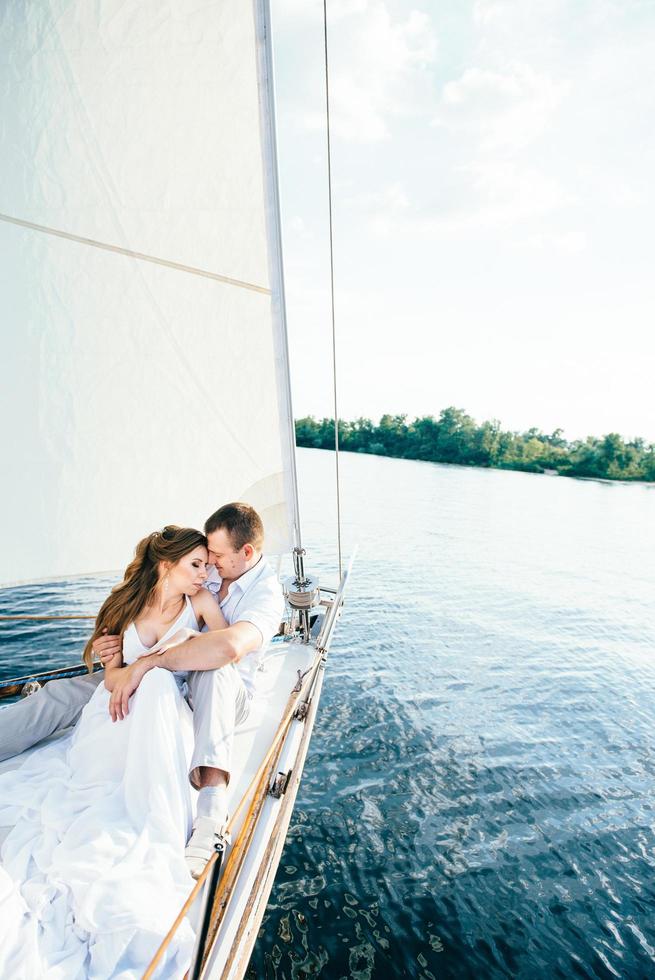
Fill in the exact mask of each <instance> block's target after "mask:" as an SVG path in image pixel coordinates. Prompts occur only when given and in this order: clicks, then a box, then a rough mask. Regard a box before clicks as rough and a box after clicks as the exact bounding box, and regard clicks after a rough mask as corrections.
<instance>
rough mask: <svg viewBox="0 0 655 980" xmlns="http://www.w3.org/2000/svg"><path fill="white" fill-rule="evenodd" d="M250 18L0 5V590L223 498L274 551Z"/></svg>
mask: <svg viewBox="0 0 655 980" xmlns="http://www.w3.org/2000/svg"><path fill="white" fill-rule="evenodd" d="M260 2H261V0H257V4H256V5H255V6H254V7H253V5H252V4H251V3H250V2H247V0H214V2H211V0H206V2H204V3H202V4H198V3H197V2H196V0H176V3H175V4H162V3H161V2H160V0H103V2H102V3H101V4H95V3H88V2H86V0H50V2H49V3H48V4H45V5H44V4H32V3H28V2H27V0H18V2H16V3H11V4H6V5H2V7H1V8H0V50H2V52H3V59H2V68H1V69H0V73H1V74H2V76H3V84H2V85H1V86H0V146H1V150H0V215H1V216H0V269H1V273H0V275H1V280H0V282H1V291H2V359H1V360H2V393H3V423H4V426H3V428H4V439H3V443H4V445H3V469H4V471H5V472H4V476H3V480H2V491H1V492H2V500H1V506H0V513H1V514H2V518H1V519H2V533H1V540H2V545H3V547H2V550H1V552H0V583H10V582H17V581H25V580H38V579H47V578H50V577H57V576H66V575H71V574H79V573H86V572H93V571H98V570H107V569H114V568H121V567H123V566H124V565H125V564H126V562H127V561H128V560H129V558H130V555H131V551H132V548H133V546H134V544H135V542H136V541H137V539H138V538H139V537H140V536H142V535H143V534H145V533H147V532H149V531H150V530H152V529H154V528H157V527H159V526H161V525H163V524H165V523H178V524H190V525H195V526H199V525H201V524H202V522H203V520H204V518H205V517H206V516H207V515H208V514H209V513H210V512H211V511H212V510H214V509H215V508H217V507H218V506H219V505H220V504H222V503H224V502H226V501H229V500H234V499H241V500H249V501H250V502H251V503H253V504H254V505H255V506H256V507H257V508H258V509H259V510H260V512H261V513H262V514H263V516H264V520H265V525H266V531H267V546H268V550H269V551H273V552H279V551H282V550H286V549H287V548H289V547H290V546H292V545H293V543H294V541H297V540H298V511H297V494H296V487H295V468H294V456H293V453H294V440H293V423H292V419H291V404H290V397H289V388H288V361H287V353H286V334H285V324H284V297H283V293H282V285H281V283H282V276H281V258H280V248H279V224H278V221H279V217H278V206H277V182H276V173H275V163H274V159H275V158H274V125H273V118H272V109H271V106H272V100H271V92H270V49H267V46H266V44H264V40H263V38H262V36H261V34H262V27H261V25H262V24H263V23H264V18H263V17H262V10H261V9H260V6H259V3H260Z"/></svg>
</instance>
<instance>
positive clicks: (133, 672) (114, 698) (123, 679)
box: [109, 657, 148, 721]
mask: <svg viewBox="0 0 655 980" xmlns="http://www.w3.org/2000/svg"><path fill="white" fill-rule="evenodd" d="M145 659H146V658H145V657H142V658H141V660H145ZM147 672H148V664H145V663H139V661H138V660H135V661H134V663H133V664H130V665H129V667H121V668H120V669H119V670H117V671H116V679H115V680H114V686H113V689H112V692H111V697H110V698H109V714H110V715H111V720H112V721H122V719H123V718H125V717H127V715H128V714H129V713H130V712H129V701H130V698H131V697H132V695H133V694H134V692H135V691H136V689H137V687H138V686H139V684H140V683H141V681H142V680H143V678H144V677H145V675H146V674H147Z"/></svg>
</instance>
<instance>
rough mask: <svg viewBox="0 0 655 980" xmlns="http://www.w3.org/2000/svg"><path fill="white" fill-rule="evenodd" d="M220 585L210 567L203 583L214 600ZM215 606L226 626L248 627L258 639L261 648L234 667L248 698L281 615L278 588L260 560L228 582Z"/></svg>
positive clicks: (253, 688) (275, 577) (214, 571)
mask: <svg viewBox="0 0 655 980" xmlns="http://www.w3.org/2000/svg"><path fill="white" fill-rule="evenodd" d="M221 583H222V579H221V577H220V575H219V574H218V572H217V571H216V568H215V567H212V568H211V569H210V570H209V574H208V577H207V581H206V582H205V583H204V586H205V588H206V589H208V590H209V591H210V592H211V593H212V594H213V595H214V596H217V595H218V593H219V591H220V588H221ZM219 605H220V607H221V612H222V613H223V615H224V616H225V619H226V621H227V624H228V626H234V624H235V623H252V625H253V626H256V627H257V629H258V630H259V632H260V633H261V635H262V645H261V646H260V647H259V648H258V649H257V650H253V652H252V653H247V654H246V656H245V657H242V659H241V660H240V661H239V663H238V664H237V665H236V667H237V670H238V671H239V674H240V675H241V678H242V680H243V683H244V684H245V687H246V690H247V691H248V694H249V695H250V696H251V697H252V696H253V694H254V692H255V683H256V675H257V669H258V667H259V665H260V663H261V659H262V657H263V655H264V652H265V650H266V647H267V646H268V644H269V643H270V641H271V639H272V638H273V637H274V636H275V634H276V633H277V631H278V629H279V627H280V622H281V621H282V616H283V615H284V596H283V594H282V587H281V586H280V583H279V582H278V578H277V575H276V574H275V572H274V571H273V569H272V568H271V566H270V565H269V564H268V562H267V561H266V560H265V559H264V558H263V557H262V558H260V559H259V561H258V562H257V564H256V565H254V566H253V567H252V568H250V569H248V571H247V572H245V573H244V574H243V575H241V577H240V578H238V579H235V581H234V582H230V584H229V586H228V589H227V595H226V596H225V598H224V599H223V600H222V602H220V603H219ZM203 632H204V630H203Z"/></svg>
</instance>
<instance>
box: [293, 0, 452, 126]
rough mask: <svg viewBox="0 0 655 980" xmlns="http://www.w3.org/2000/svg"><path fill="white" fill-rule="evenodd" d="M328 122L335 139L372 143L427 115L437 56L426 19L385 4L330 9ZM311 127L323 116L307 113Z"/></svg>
mask: <svg viewBox="0 0 655 980" xmlns="http://www.w3.org/2000/svg"><path fill="white" fill-rule="evenodd" d="M328 30H329V41H330V96H331V123H332V130H333V133H334V135H335V136H336V137H338V138H339V139H342V140H345V141H348V142H351V143H375V142H380V141H383V140H387V139H389V138H390V137H391V135H392V127H393V122H394V120H395V119H398V118H406V117H410V116H416V115H420V113H421V112H425V111H428V105H429V104H430V102H431V100H432V98H433V88H432V85H431V81H430V78H429V76H428V72H427V69H428V68H429V67H430V66H431V65H432V64H433V62H434V60H435V58H436V52H437V39H436V34H435V32H434V28H433V26H432V22H431V21H430V18H429V17H428V16H427V15H426V14H424V13H422V12H420V11H417V10H412V11H410V12H409V13H408V14H407V15H406V16H403V17H400V18H394V17H392V15H391V13H390V11H389V9H388V6H387V3H386V2H384V0H340V2H338V3H336V4H335V5H334V6H333V7H330V10H329V22H328ZM304 118H305V123H306V125H307V126H308V128H310V129H314V128H322V127H323V126H324V125H325V120H324V117H323V115H322V113H318V112H316V111H311V112H306V113H305V117H304Z"/></svg>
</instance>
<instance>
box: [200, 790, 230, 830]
mask: <svg viewBox="0 0 655 980" xmlns="http://www.w3.org/2000/svg"><path fill="white" fill-rule="evenodd" d="M196 814H197V816H199V817H211V818H212V820H215V821H216V823H217V824H222V823H223V821H224V820H225V817H226V815H227V786H226V785H225V784H224V783H223V785H221V786H203V788H202V789H201V790H200V792H199V793H198V809H197V811H196Z"/></svg>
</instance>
